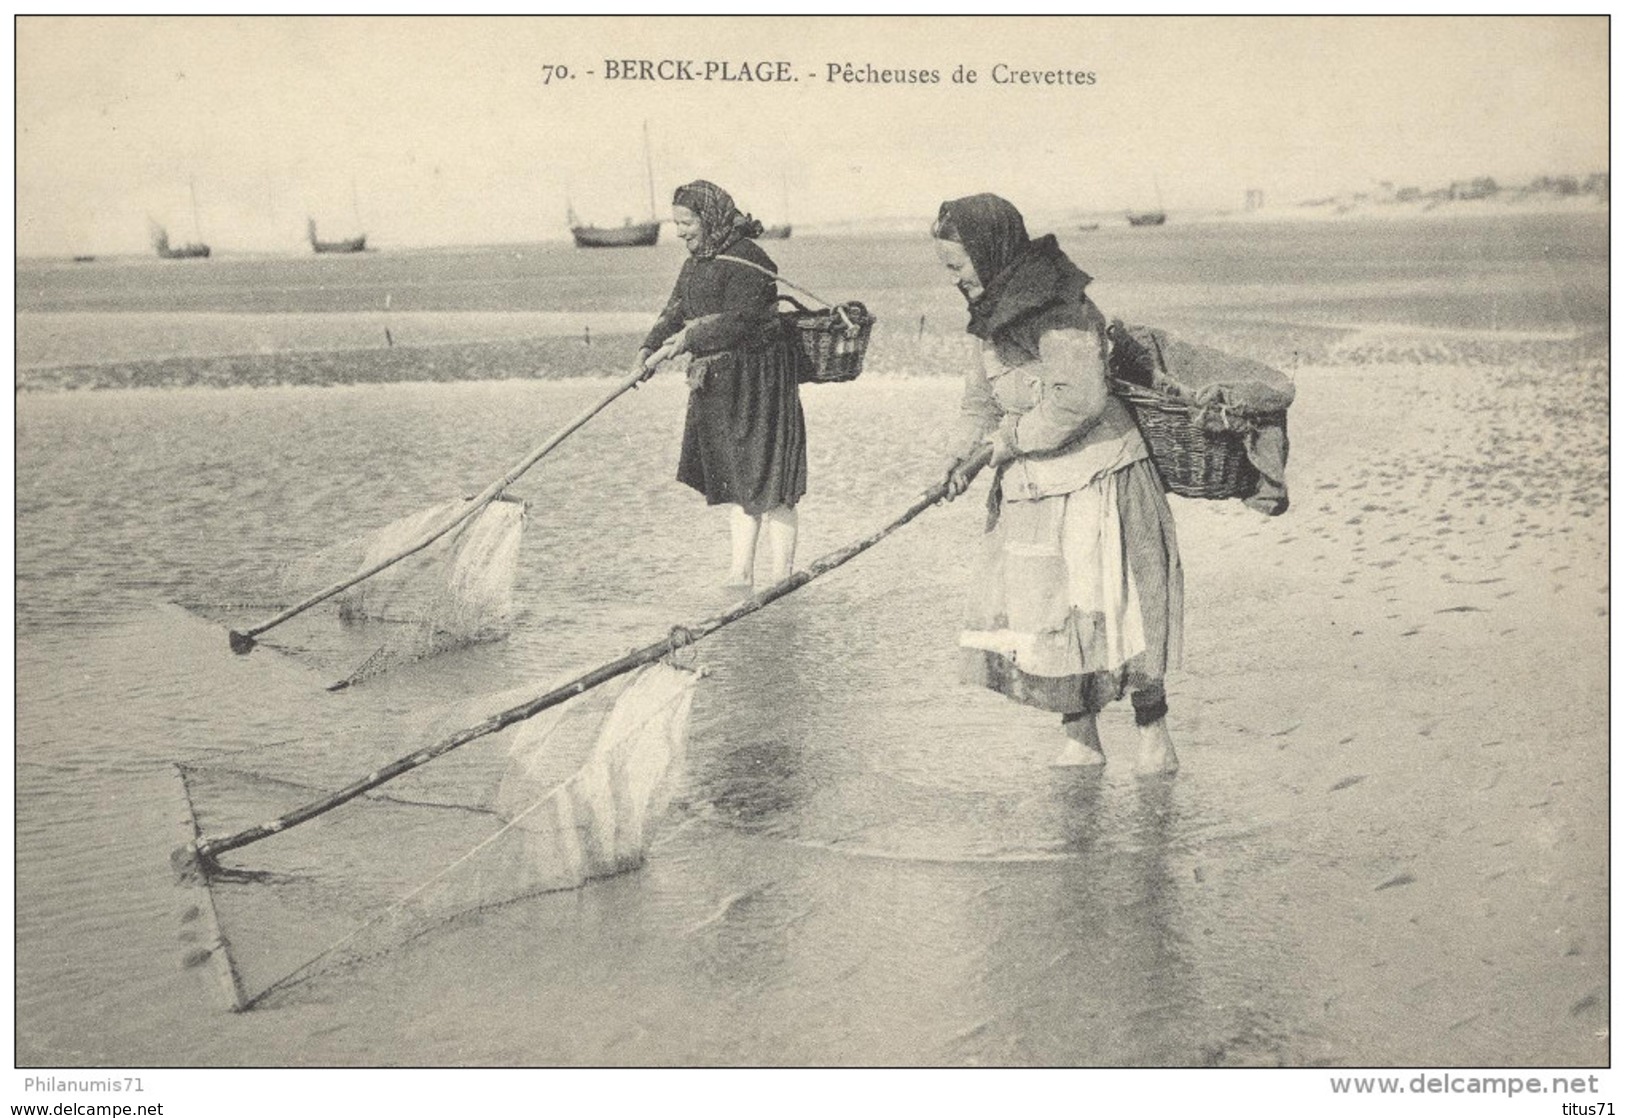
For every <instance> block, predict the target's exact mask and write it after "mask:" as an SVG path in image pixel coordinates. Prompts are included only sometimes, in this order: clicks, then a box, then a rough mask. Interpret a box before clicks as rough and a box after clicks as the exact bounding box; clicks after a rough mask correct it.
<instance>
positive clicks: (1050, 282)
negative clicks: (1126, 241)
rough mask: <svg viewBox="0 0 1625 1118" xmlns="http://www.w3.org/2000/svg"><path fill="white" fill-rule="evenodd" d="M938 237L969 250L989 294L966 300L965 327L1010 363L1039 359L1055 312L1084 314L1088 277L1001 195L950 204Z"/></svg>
mask: <svg viewBox="0 0 1625 1118" xmlns="http://www.w3.org/2000/svg"><path fill="white" fill-rule="evenodd" d="M931 235H932V236H933V237H936V238H938V239H940V240H945V241H953V242H955V243H956V244H959V245H961V246H963V247H964V249H965V255H967V256H969V257H970V260H971V264H972V265H974V266H975V268H976V278H977V279H978V280H979V281H981V284H982V293H981V294H980V295H978V296H977V297H976V298H974V299H969V298H967V300H966V301H967V303H968V304H969V307H970V322H969V323H968V324H967V325H966V327H965V329H966V331H967V332H969V333H971V334H974V335H976V336H977V337H978V338H984V339H987V340H990V341H992V342H993V343H994V345H995V347H996V348H997V349H998V352H999V357H1000V358H1001V359H1002V360H1004V361H1005V362H1007V363H1009V364H1022V363H1025V362H1027V361H1032V360H1036V359H1037V358H1038V337H1039V334H1040V333H1041V331H1042V329H1043V328H1045V327H1047V326H1050V325H1053V324H1054V323H1053V321H1052V318H1051V315H1050V314H1049V313H1047V312H1056V311H1059V312H1060V313H1063V314H1068V315H1077V314H1080V313H1081V308H1082V307H1083V306H1084V305H1085V304H1086V303H1087V297H1086V296H1085V294H1084V291H1085V289H1086V288H1087V287H1088V286H1089V276H1088V274H1087V273H1085V272H1083V271H1081V270H1080V269H1079V268H1078V266H1077V265H1076V264H1074V263H1072V261H1071V260H1069V259H1068V258H1067V255H1066V253H1064V252H1062V251H1061V246H1060V244H1059V243H1058V242H1057V241H1056V240H1055V237H1054V235H1053V234H1046V235H1044V236H1042V237H1039V238H1038V239H1037V240H1033V239H1031V238H1030V237H1028V236H1027V223H1026V222H1025V221H1023V220H1022V219H1021V211H1020V210H1018V209H1016V208H1015V207H1014V206H1012V205H1011V204H1010V203H1009V202H1007V201H1005V200H1004V199H1003V198H1000V197H999V196H998V195H997V194H972V195H970V196H969V197H968V198H955V199H954V200H953V201H951V202H944V203H943V204H942V206H941V207H940V208H939V209H938V210H937V220H936V221H934V222H933V223H932V224H931ZM1098 313H1099V312H1098V311H1096V312H1093V314H1094V315H1095V316H1097V317H1098ZM1069 321H1070V319H1069ZM1080 321H1081V318H1080Z"/></svg>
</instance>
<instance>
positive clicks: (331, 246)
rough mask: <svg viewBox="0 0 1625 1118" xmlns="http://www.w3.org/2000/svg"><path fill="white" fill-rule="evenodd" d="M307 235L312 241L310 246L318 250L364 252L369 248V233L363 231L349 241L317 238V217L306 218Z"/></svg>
mask: <svg viewBox="0 0 1625 1118" xmlns="http://www.w3.org/2000/svg"><path fill="white" fill-rule="evenodd" d="M305 236H306V238H307V239H308V240H309V241H310V247H311V248H313V249H315V250H316V251H317V252H364V251H366V248H367V235H366V234H365V233H361V234H359V235H357V236H354V237H351V238H350V239H349V240H347V241H322V240H318V239H317V238H316V219H315V218H311V217H307V218H305Z"/></svg>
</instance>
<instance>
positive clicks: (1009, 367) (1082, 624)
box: [931, 194, 1184, 772]
mask: <svg viewBox="0 0 1625 1118" xmlns="http://www.w3.org/2000/svg"><path fill="white" fill-rule="evenodd" d="M931 235H932V237H933V238H934V239H935V241H936V249H937V255H938V257H939V259H940V260H941V261H942V263H943V266H944V267H946V268H947V270H948V273H949V275H950V276H951V277H952V279H953V281H954V283H955V285H956V286H957V287H958V288H959V290H960V291H961V292H962V293H963V294H964V296H965V301H966V303H967V304H968V306H969V308H970V324H969V326H968V327H967V329H968V330H969V332H970V333H971V334H972V335H974V336H975V337H976V338H977V339H978V341H979V343H980V344H979V346H978V349H977V361H976V363H975V365H974V366H973V367H971V368H970V369H969V370H968V371H967V373H966V378H965V393H964V400H963V404H962V407H961V420H960V429H959V431H958V432H957V434H956V437H955V440H954V452H953V455H952V458H953V461H952V463H951V464H950V466H949V468H948V488H949V495H950V497H952V496H957V495H958V494H959V493H962V492H964V490H965V487H966V486H968V485H969V484H970V481H971V478H972V476H974V472H975V471H974V470H973V469H972V468H971V467H969V466H968V465H967V463H968V462H969V460H970V459H971V458H972V456H973V455H975V454H976V452H977V451H978V450H979V449H980V448H981V447H982V445H983V444H985V443H991V444H992V448H993V456H992V465H993V466H994V468H995V471H996V472H995V476H994V482H993V492H992V493H991V494H990V495H989V502H988V531H987V534H986V535H985V536H984V537H983V545H982V552H981V555H980V558H979V561H978V565H977V569H976V576H975V583H974V589H973V591H972V600H971V603H970V606H969V609H968V611H967V619H966V620H967V624H966V628H965V631H964V632H963V633H962V635H961V637H960V645H961V649H962V657H963V659H962V668H963V674H964V678H965V680H966V682H971V683H977V684H980V685H982V686H984V687H988V688H991V689H993V690H995V691H998V692H1000V693H1002V694H1004V695H1006V696H1008V697H1010V698H1012V699H1015V700H1017V701H1018V702H1022V703H1026V704H1027V705H1029V706H1035V707H1038V708H1039V709H1041V710H1048V711H1053V712H1055V713H1058V714H1060V715H1061V723H1062V727H1063V730H1064V732H1065V735H1066V738H1067V741H1066V742H1065V743H1064V748H1063V749H1062V751H1061V753H1060V755H1059V756H1058V757H1057V758H1056V759H1055V762H1054V763H1055V764H1057V765H1095V764H1100V763H1102V762H1103V761H1104V760H1105V754H1104V752H1103V751H1102V749H1101V743H1100V735H1099V732H1098V730H1097V729H1096V725H1095V716H1096V714H1097V713H1098V712H1099V711H1100V710H1101V709H1102V708H1104V707H1105V705H1106V704H1107V703H1109V702H1111V701H1112V700H1114V699H1120V698H1122V697H1123V695H1124V694H1125V693H1128V694H1131V696H1132V700H1133V704H1134V720H1135V722H1136V723H1137V724H1138V726H1139V733H1140V748H1139V756H1138V761H1137V767H1138V768H1139V769H1140V770H1141V771H1143V772H1172V771H1173V770H1174V769H1175V768H1176V767H1177V766H1178V759H1177V757H1176V756H1175V753H1174V747H1173V742H1172V740H1171V739H1170V737H1169V734H1168V727H1167V722H1166V715H1167V712H1168V703H1167V697H1166V694H1165V692H1164V688H1163V676H1164V673H1165V672H1166V670H1167V669H1168V668H1169V667H1170V666H1177V663H1178V659H1179V654H1180V639H1181V629H1182V608H1183V607H1182V599H1183V593H1184V591H1183V575H1182V573H1181V569H1180V563H1179V548H1178V545H1177V543H1176V542H1175V538H1174V521H1173V514H1172V513H1171V511H1170V510H1169V508H1168V502H1167V500H1166V498H1164V496H1163V492H1162V485H1161V482H1160V480H1159V479H1158V476H1157V473H1156V469H1155V467H1154V466H1153V465H1152V463H1151V460H1150V456H1149V453H1148V451H1147V449H1146V445H1145V442H1144V440H1143V439H1142V438H1141V436H1140V431H1139V429H1138V428H1137V427H1136V426H1135V423H1134V418H1133V416H1132V415H1131V414H1130V413H1129V411H1128V409H1127V407H1126V406H1125V405H1124V404H1123V402H1122V401H1120V400H1118V399H1117V398H1116V397H1115V396H1113V395H1112V394H1111V392H1110V391H1109V389H1108V386H1107V381H1106V369H1107V344H1108V343H1107V336H1106V322H1105V319H1104V318H1103V317H1102V316H1101V314H1100V311H1099V310H1098V309H1097V308H1096V307H1095V305H1094V303H1092V302H1091V301H1090V300H1089V297H1088V296H1087V295H1086V294H1085V289H1086V287H1087V286H1088V284H1089V276H1087V275H1085V274H1084V273H1083V272H1082V271H1081V270H1079V268H1078V267H1077V265H1075V264H1073V263H1072V261H1071V260H1070V259H1068V258H1067V256H1066V254H1065V253H1064V252H1062V251H1061V248H1060V245H1059V244H1057V243H1056V240H1055V237H1054V236H1053V235H1046V236H1043V237H1040V238H1038V239H1037V240H1033V239H1030V238H1029V237H1028V235H1027V228H1026V224H1025V222H1024V221H1023V220H1022V217H1021V214H1020V212H1019V211H1018V210H1017V209H1016V208H1015V206H1013V205H1011V204H1010V203H1009V202H1007V201H1005V200H1004V199H1003V198H1000V197H998V196H997V195H993V194H976V195H972V196H970V197H967V198H958V199H955V200H953V201H951V202H944V203H943V204H942V206H941V208H940V210H939V211H938V213H937V219H936V221H935V222H934V223H933V225H932V227H931Z"/></svg>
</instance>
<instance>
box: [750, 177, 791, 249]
mask: <svg viewBox="0 0 1625 1118" xmlns="http://www.w3.org/2000/svg"><path fill="white" fill-rule="evenodd" d="M779 198H780V201H781V202H782V203H783V205H782V207H781V208H780V210H779V212H780V213H781V214H783V215H784V223H783V224H782V225H769V226H768V227H767V228H765V229H763V230H762V235H761V236H760V237H758V238H756V239H757V240H759V241H787V240H789V239H790V182H789V177H788V176H782V175H781V176H780V178H779Z"/></svg>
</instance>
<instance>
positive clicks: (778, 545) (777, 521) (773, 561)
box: [762, 505, 796, 582]
mask: <svg viewBox="0 0 1625 1118" xmlns="http://www.w3.org/2000/svg"><path fill="white" fill-rule="evenodd" d="M762 538H763V540H764V541H765V542H766V544H767V577H768V578H769V579H770V580H771V581H773V582H778V581H780V580H781V579H786V578H789V577H790V570H791V568H792V567H794V566H795V560H796V510H795V508H794V507H793V506H788V505H780V506H778V507H777V508H771V509H768V510H767V511H766V512H764V513H763V514H762Z"/></svg>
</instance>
